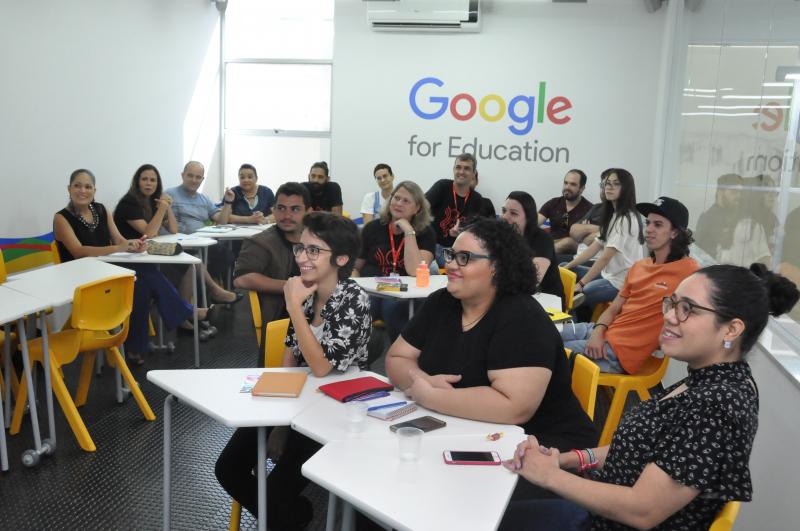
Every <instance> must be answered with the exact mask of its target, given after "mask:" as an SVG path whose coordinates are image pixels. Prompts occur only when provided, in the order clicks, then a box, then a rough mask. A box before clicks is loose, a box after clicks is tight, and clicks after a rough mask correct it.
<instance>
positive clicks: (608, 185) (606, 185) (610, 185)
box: [603, 181, 622, 188]
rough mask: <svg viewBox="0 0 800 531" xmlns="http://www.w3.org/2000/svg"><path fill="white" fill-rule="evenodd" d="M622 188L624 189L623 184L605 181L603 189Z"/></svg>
mask: <svg viewBox="0 0 800 531" xmlns="http://www.w3.org/2000/svg"><path fill="white" fill-rule="evenodd" d="M621 187H622V183H621V182H611V181H605V182H604V183H603V188H621Z"/></svg>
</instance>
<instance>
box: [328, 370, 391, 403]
mask: <svg viewBox="0 0 800 531" xmlns="http://www.w3.org/2000/svg"><path fill="white" fill-rule="evenodd" d="M392 389H394V386H393V385H392V384H389V383H386V382H384V381H382V380H378V379H377V378H375V377H374V376H361V377H360V378H352V379H350V380H343V381H341V382H334V383H329V384H325V385H320V386H319V390H320V391H322V392H323V393H325V394H326V395H328V396H330V397H332V398H335V399H336V400H338V401H339V402H349V401H350V400H355V399H356V398H358V397H360V396H362V395H365V394H367V393H374V392H377V391H391V390H392Z"/></svg>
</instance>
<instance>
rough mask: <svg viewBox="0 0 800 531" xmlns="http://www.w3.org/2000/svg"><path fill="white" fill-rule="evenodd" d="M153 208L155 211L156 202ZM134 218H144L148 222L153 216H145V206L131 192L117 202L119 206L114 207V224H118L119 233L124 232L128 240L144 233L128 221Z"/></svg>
mask: <svg viewBox="0 0 800 531" xmlns="http://www.w3.org/2000/svg"><path fill="white" fill-rule="evenodd" d="M153 203H155V201H153ZM151 208H153V211H155V204H153V205H152V206H151ZM134 219H142V220H144V221H145V223H148V222H149V221H150V220H151V219H153V217H152V216H150V217H149V218H148V217H147V216H145V213H144V208H142V205H140V204H139V201H137V200H136V198H135V197H133V196H132V195H131V194H125V196H123V198H122V199H120V200H119V203H117V208H115V209H114V224H115V225H116V226H117V230H119V233H120V234H122V237H123V238H125V239H126V240H136V239H139V238H141V237H142V233H141V232H139V231H138V230H136V229H134V228H133V227H131V225H130V223H128V221H129V220H134Z"/></svg>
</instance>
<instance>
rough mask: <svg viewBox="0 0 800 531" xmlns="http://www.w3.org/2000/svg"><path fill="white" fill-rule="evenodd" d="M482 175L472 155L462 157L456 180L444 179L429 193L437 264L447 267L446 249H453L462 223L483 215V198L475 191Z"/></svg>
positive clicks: (427, 197) (455, 174)
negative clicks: (476, 181) (444, 251)
mask: <svg viewBox="0 0 800 531" xmlns="http://www.w3.org/2000/svg"><path fill="white" fill-rule="evenodd" d="M477 173H478V161H477V160H475V156H474V155H472V154H471V153H462V154H461V155H459V156H458V157H456V161H455V164H453V178H452V179H440V180H438V181H436V182H435V183H434V184H433V186H431V187H430V189H429V190H428V191H427V192H425V198H426V199H427V200H428V202H429V203H430V205H431V215H432V216H433V223H432V224H431V226H432V227H433V232H434V233H436V261H437V262H438V263H439V267H444V258H443V257H442V249H443V248H445V247H450V246H452V245H453V242H454V241H455V239H456V236H458V224H459V222H460V221H461V220H462V219H464V218H466V217H469V216H477V215H480V213H481V206H482V204H483V197H482V196H481V194H480V193H478V192H476V191H474V190H473V189H472V184H473V182H474V180H475V178H476V175H477Z"/></svg>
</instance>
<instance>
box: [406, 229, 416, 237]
mask: <svg viewBox="0 0 800 531" xmlns="http://www.w3.org/2000/svg"><path fill="white" fill-rule="evenodd" d="M416 235H417V231H415V230H410V231H408V232H406V236H416Z"/></svg>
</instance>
